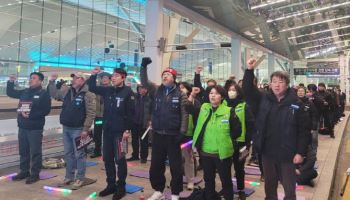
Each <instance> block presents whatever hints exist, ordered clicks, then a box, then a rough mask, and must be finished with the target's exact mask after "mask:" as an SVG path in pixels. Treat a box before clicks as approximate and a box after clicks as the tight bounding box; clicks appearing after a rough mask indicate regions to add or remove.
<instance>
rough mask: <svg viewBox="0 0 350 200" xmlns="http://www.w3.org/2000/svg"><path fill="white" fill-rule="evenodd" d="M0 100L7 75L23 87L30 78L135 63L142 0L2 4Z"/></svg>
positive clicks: (141, 29) (4, 0) (30, 0)
mask: <svg viewBox="0 0 350 200" xmlns="http://www.w3.org/2000/svg"><path fill="white" fill-rule="evenodd" d="M0 18H1V26H0V72H1V73H0V95H2V94H4V85H5V84H6V80H7V77H8V75H10V74H16V75H17V76H18V79H19V80H23V81H19V83H20V86H25V85H26V83H27V81H26V80H27V78H28V75H29V73H30V72H32V71H34V70H40V71H43V70H42V69H47V68H45V67H50V69H52V70H53V71H55V70H56V71H60V70H59V68H74V69H82V70H89V71H90V69H91V68H92V67H94V66H96V65H100V66H103V67H105V69H106V70H107V71H111V70H112V68H114V67H116V66H119V65H120V63H125V64H126V66H127V67H128V66H130V67H132V66H135V65H137V64H138V63H139V60H140V57H141V56H139V55H138V54H139V53H138V48H139V47H138V41H139V38H144V26H145V1H142V0H63V1H59V0H45V1H44V0H35V1H34V0H2V1H1V2H0Z"/></svg>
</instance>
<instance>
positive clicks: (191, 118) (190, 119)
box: [185, 114, 194, 137]
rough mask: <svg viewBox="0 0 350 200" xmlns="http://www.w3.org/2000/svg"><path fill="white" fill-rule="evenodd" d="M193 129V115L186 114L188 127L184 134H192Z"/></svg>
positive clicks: (190, 135)
mask: <svg viewBox="0 0 350 200" xmlns="http://www.w3.org/2000/svg"><path fill="white" fill-rule="evenodd" d="M193 129H194V124H193V116H192V115H191V114H189V115H188V128H187V132H186V134H185V135H186V136H189V137H192V136H193Z"/></svg>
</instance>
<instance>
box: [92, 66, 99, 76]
mask: <svg viewBox="0 0 350 200" xmlns="http://www.w3.org/2000/svg"><path fill="white" fill-rule="evenodd" d="M100 72H101V69H100V67H95V69H93V70H92V71H91V74H92V75H95V74H98V73H100Z"/></svg>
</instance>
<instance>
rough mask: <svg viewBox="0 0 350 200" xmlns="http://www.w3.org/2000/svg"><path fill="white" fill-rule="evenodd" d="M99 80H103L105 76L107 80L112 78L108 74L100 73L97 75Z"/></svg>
mask: <svg viewBox="0 0 350 200" xmlns="http://www.w3.org/2000/svg"><path fill="white" fill-rule="evenodd" d="M97 76H98V77H100V78H103V77H104V76H107V77H108V78H109V79H110V78H111V77H112V75H111V74H110V73H108V72H102V73H99V74H98V75H97Z"/></svg>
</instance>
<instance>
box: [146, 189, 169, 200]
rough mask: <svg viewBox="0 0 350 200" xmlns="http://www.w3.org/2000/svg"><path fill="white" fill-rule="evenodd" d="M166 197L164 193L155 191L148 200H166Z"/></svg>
mask: <svg viewBox="0 0 350 200" xmlns="http://www.w3.org/2000/svg"><path fill="white" fill-rule="evenodd" d="M164 199H165V196H164V194H163V193H162V192H159V191H155V192H154V193H153V194H152V196H151V197H150V198H148V199H147V200H164Z"/></svg>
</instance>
